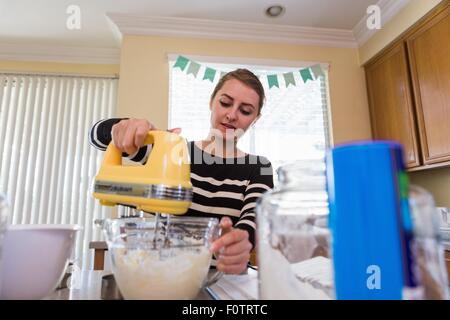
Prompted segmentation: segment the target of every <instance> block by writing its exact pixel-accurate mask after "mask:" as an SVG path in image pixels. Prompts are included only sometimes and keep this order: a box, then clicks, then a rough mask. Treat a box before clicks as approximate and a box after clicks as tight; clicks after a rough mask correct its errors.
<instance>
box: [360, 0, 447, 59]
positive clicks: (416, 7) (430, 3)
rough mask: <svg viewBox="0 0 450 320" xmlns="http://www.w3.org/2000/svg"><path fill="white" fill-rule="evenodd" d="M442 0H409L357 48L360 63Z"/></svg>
mask: <svg viewBox="0 0 450 320" xmlns="http://www.w3.org/2000/svg"><path fill="white" fill-rule="evenodd" d="M441 1H442V0H411V2H410V3H409V4H408V5H407V6H405V7H404V8H403V9H402V10H401V11H400V12H399V13H398V14H397V15H396V16H395V17H394V18H393V19H392V20H391V21H389V22H388V23H386V25H384V26H383V27H382V28H381V29H380V30H379V31H378V32H377V33H376V34H375V35H374V36H373V37H372V38H370V39H369V41H367V42H366V43H365V44H364V45H363V46H362V47H361V48H360V49H359V60H360V63H361V65H362V64H364V63H366V62H367V61H368V60H369V59H370V58H372V57H373V56H374V55H375V54H377V53H378V52H379V51H380V50H381V49H383V48H384V47H386V46H387V45H388V44H389V43H390V42H391V41H392V40H394V39H395V38H397V37H398V36H399V35H400V34H402V33H403V32H404V31H406V30H407V29H408V28H409V27H410V26H412V25H413V24H414V23H415V22H416V21H418V20H419V19H420V18H422V17H423V16H424V15H425V14H426V13H427V12H428V11H430V10H431V9H432V8H433V7H435V6H436V5H437V4H439V2H441Z"/></svg>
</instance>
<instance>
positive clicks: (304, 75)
mask: <svg viewBox="0 0 450 320" xmlns="http://www.w3.org/2000/svg"><path fill="white" fill-rule="evenodd" d="M300 75H301V76H302V79H303V82H304V83H306V82H307V81H308V80H313V77H312V75H311V72H310V71H309V69H302V70H300Z"/></svg>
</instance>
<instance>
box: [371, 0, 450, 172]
mask: <svg viewBox="0 0 450 320" xmlns="http://www.w3.org/2000/svg"><path fill="white" fill-rule="evenodd" d="M365 71H366V79H367V90H368V97H369V106H370V116H371V124H372V133H373V137H374V139H389V140H397V141H399V142H400V143H402V144H403V145H404V149H405V157H406V164H407V167H408V168H409V170H420V169H426V168H431V167H436V166H445V165H450V2H449V1H444V2H443V3H441V5H439V6H438V7H436V8H435V9H434V10H432V11H431V12H430V13H429V14H427V15H426V16H425V17H424V18H422V19H421V20H420V21H418V22H417V23H416V24H415V25H414V26H412V27H411V28H410V29H409V30H407V31H406V32H405V33H404V34H402V35H401V36H400V37H399V38H398V39H396V40H395V41H394V42H393V43H391V44H390V45H389V46H388V47H387V48H385V49H384V50H383V51H382V52H381V53H379V54H378V55H377V56H376V57H374V58H373V59H372V60H370V61H369V62H368V63H367V64H366V65H365Z"/></svg>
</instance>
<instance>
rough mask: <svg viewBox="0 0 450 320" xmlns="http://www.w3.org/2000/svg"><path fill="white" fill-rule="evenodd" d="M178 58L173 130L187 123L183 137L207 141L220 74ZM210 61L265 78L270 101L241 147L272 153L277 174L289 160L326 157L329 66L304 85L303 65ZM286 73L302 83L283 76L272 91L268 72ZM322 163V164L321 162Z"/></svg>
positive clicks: (173, 88)
mask: <svg viewBox="0 0 450 320" xmlns="http://www.w3.org/2000/svg"><path fill="white" fill-rule="evenodd" d="M175 57H176V56H174V57H169V74H170V92H169V97H170V103H169V105H170V106H169V128H175V127H181V128H182V135H183V136H184V137H186V138H187V139H188V140H202V139H204V138H206V136H207V135H208V131H209V128H210V110H209V102H210V96H211V93H212V92H213V89H214V87H215V85H216V84H217V82H218V77H217V76H216V77H215V79H214V82H210V81H205V80H202V79H201V78H200V77H198V78H195V77H194V76H193V75H192V74H189V75H187V74H186V72H182V71H181V70H180V69H179V68H176V69H175V68H173V66H174V63H175ZM197 61H198V62H200V63H202V65H203V63H204V61H200V60H197ZM204 64H205V65H208V67H211V68H215V69H217V70H221V71H225V72H228V71H231V70H234V69H236V68H247V69H249V70H251V71H253V72H254V73H255V74H256V75H258V76H260V80H261V83H262V85H263V87H264V91H265V94H266V102H265V104H264V106H263V109H262V111H261V118H260V119H259V120H258V121H257V122H256V124H255V125H254V126H253V127H251V128H250V129H249V130H248V131H247V132H246V134H245V135H244V136H243V137H242V138H241V139H240V140H239V143H238V147H239V148H240V149H241V150H243V151H245V152H248V153H252V154H258V155H263V156H266V157H267V158H268V159H269V160H270V161H271V163H272V166H273V168H274V170H275V173H276V170H277V168H279V167H280V166H281V165H283V164H286V163H289V162H294V161H297V160H306V159H322V158H323V157H324V155H325V151H326V150H327V148H328V147H329V146H330V132H329V131H330V130H329V121H328V119H329V108H328V70H327V66H322V68H323V69H324V70H323V71H324V73H325V77H320V78H319V79H317V80H314V81H307V82H306V83H304V82H303V80H302V79H301V78H300V73H299V72H298V68H287V67H276V66H261V65H242V64H225V63H206V62H205V63H204ZM283 72H293V74H294V79H295V83H296V85H295V86H292V85H289V86H288V87H286V85H285V83H284V80H283V79H282V77H279V81H280V87H279V88H275V87H273V88H271V89H269V87H268V84H267V77H266V75H267V74H274V73H275V74H277V73H278V74H282V73H283ZM199 74H202V73H201V71H200V72H199ZM317 164H318V165H321V162H320V161H318V162H317ZM275 184H277V179H276V177H275Z"/></svg>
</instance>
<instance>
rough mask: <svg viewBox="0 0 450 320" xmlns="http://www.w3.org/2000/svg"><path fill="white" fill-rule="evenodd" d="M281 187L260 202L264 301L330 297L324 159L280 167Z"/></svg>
mask: <svg viewBox="0 0 450 320" xmlns="http://www.w3.org/2000/svg"><path fill="white" fill-rule="evenodd" d="M277 173H278V179H279V186H278V188H277V189H275V190H273V191H271V192H268V193H265V194H264V195H263V196H262V197H261V199H260V201H259V204H258V206H257V219H258V246H257V251H258V270H259V273H258V274H259V298H260V299H271V300H272V299H332V298H333V280H332V276H333V270H332V262H331V259H330V231H329V229H328V212H329V210H328V196H327V192H326V183H325V163H324V161H323V160H321V159H316V160H304V161H297V162H295V163H291V164H287V165H284V166H282V167H280V168H279V169H278V171H277Z"/></svg>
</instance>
